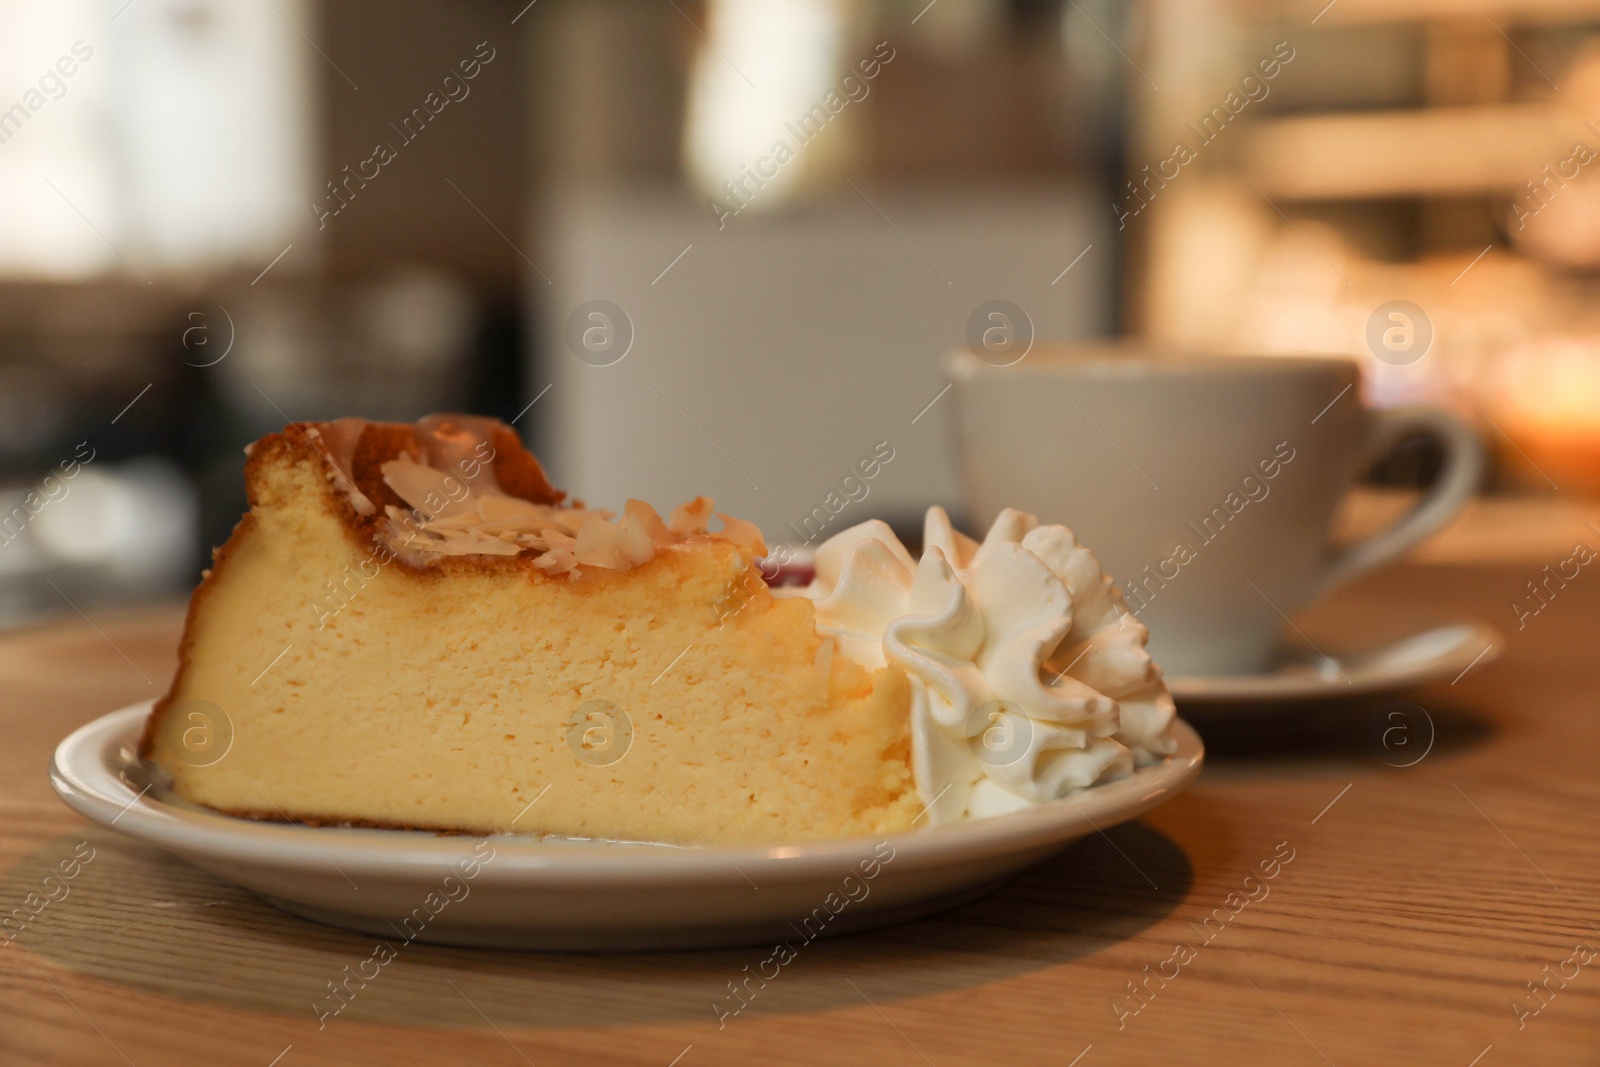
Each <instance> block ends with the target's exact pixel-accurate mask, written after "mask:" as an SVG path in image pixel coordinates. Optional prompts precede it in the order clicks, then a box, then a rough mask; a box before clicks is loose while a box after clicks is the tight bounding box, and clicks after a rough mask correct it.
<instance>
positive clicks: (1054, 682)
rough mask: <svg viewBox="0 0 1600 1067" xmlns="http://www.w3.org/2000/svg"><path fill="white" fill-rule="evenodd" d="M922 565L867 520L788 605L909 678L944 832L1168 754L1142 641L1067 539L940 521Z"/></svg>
mask: <svg viewBox="0 0 1600 1067" xmlns="http://www.w3.org/2000/svg"><path fill="white" fill-rule="evenodd" d="M923 543H924V549H923V555H922V558H921V560H920V561H918V560H913V559H912V558H911V554H910V553H909V552H908V551H907V550H906V548H905V546H904V545H903V544H901V542H900V540H899V538H897V537H896V536H895V535H894V532H893V531H892V530H890V528H889V527H888V526H887V525H886V524H884V523H882V522H879V521H877V520H873V521H871V522H865V523H862V524H860V525H858V526H855V527H852V528H850V529H848V530H845V531H842V532H841V533H839V534H837V535H835V536H834V537H832V538H830V539H829V540H828V541H826V542H824V543H823V544H822V545H821V546H820V547H819V548H818V549H817V553H816V578H815V580H814V581H813V582H812V583H811V585H809V586H807V587H805V588H803V589H796V590H792V591H790V590H775V592H777V593H779V594H780V595H796V596H804V597H807V598H809V599H811V600H812V601H813V602H814V603H815V606H816V612H817V628H818V629H819V630H820V631H821V632H823V633H825V634H828V635H830V636H832V637H833V638H834V639H835V641H836V642H837V643H838V645H839V648H840V650H841V651H842V652H843V653H844V654H845V655H847V656H849V657H851V658H852V659H854V660H856V661H857V662H859V663H861V664H862V665H863V666H866V667H869V668H872V667H882V666H884V665H886V664H894V665H896V666H898V667H900V668H902V669H903V670H905V671H906V673H907V674H908V675H909V676H910V677H911V680H912V690H913V696H912V711H911V715H912V762H913V768H914V771H915V774H916V781H917V788H918V791H919V792H920V794H921V796H922V799H923V801H924V803H926V804H928V805H929V808H928V811H929V817H930V821H931V822H933V823H934V824H940V823H947V822H952V821H955V820H957V819H960V818H963V817H966V816H984V815H995V814H1001V813H1003V812H1007V811H1014V810H1017V809H1019V808H1023V807H1026V806H1028V805H1030V804H1037V803H1043V802H1044V801H1048V800H1053V799H1056V798H1057V797H1061V796H1064V795H1066V794H1068V793H1071V792H1074V791H1076V790H1079V789H1083V788H1086V787H1088V786H1091V785H1095V784H1097V783H1099V782H1104V781H1110V780H1113V779H1116V778H1120V777H1123V776H1126V775H1127V774H1130V773H1131V772H1132V771H1133V769H1134V768H1135V767H1136V766H1140V765H1143V764H1146V763H1149V762H1152V761H1154V760H1155V759H1157V758H1159V757H1160V756H1163V755H1166V754H1170V753H1171V752H1172V751H1174V749H1175V747H1176V744H1175V742H1174V740H1173V737H1172V733H1171V724H1172V719H1173V703H1172V697H1171V696H1170V695H1169V694H1168V692H1167V688H1166V685H1165V683H1164V682H1163V681H1162V680H1161V671H1160V669H1159V668H1158V667H1156V665H1155V664H1154V663H1153V662H1152V661H1151V659H1150V656H1149V654H1148V653H1146V652H1145V650H1144V644H1145V641H1146V638H1147V636H1148V635H1147V631H1146V630H1145V628H1144V626H1143V625H1142V624H1140V623H1139V622H1138V621H1137V620H1136V619H1134V618H1133V617H1132V616H1131V615H1129V614H1128V612H1127V610H1126V609H1125V608H1124V607H1123V606H1122V600H1121V594H1120V593H1118V592H1117V590H1116V588H1115V587H1114V586H1113V584H1112V582H1111V579H1110V578H1109V577H1107V576H1106V575H1105V573H1104V572H1103V571H1102V570H1101V569H1100V564H1099V561H1098V560H1096V559H1095V557H1094V555H1093V554H1092V553H1091V552H1089V551H1088V550H1087V549H1085V548H1084V547H1083V546H1082V545H1080V544H1078V542H1077V540H1076V539H1075V538H1074V537H1073V535H1072V531H1070V530H1068V529H1067V528H1066V527H1064V526H1042V525H1040V524H1039V522H1038V520H1037V519H1035V518H1034V517H1033V516H1031V515H1027V514H1024V513H1023V512H1019V511H1014V510H1009V509H1008V510H1007V511H1004V512H1002V513H1001V515H1000V516H999V518H997V519H996V520H995V522H994V525H993V526H992V527H991V528H990V530H989V533H988V535H987V536H986V537H985V538H984V540H983V543H982V544H981V545H980V544H978V543H977V542H975V541H973V540H972V539H971V538H969V537H966V536H964V535H962V534H961V533H959V532H957V531H956V530H955V529H954V528H953V527H952V526H951V524H950V520H949V517H948V516H947V515H946V514H945V512H944V509H942V508H938V507H935V508H930V509H929V510H928V513H927V517H926V520H925V527H924V536H923Z"/></svg>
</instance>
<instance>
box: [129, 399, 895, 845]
mask: <svg viewBox="0 0 1600 1067" xmlns="http://www.w3.org/2000/svg"><path fill="white" fill-rule="evenodd" d="M246 479H247V482H248V488H249V494H250V511H249V513H248V514H246V515H245V517H244V519H243V520H242V521H241V522H240V523H239V525H238V527H237V528H236V529H235V530H234V532H233V535H232V537H231V538H229V540H228V542H227V543H226V544H225V545H223V546H222V548H220V549H219V550H217V552H216V554H215V562H214V565H213V567H212V569H211V570H210V571H209V572H208V573H207V575H206V576H205V579H204V581H203V582H202V583H201V585H200V587H199V589H198V590H196V592H195V595H194V598H193V601H192V602H191V604H190V608H189V616H188V621H187V624H186V626H185V631H184V636H183V644H182V648H181V654H180V664H179V669H178V673H177V676H176V677H175V679H174V680H173V684H172V689H171V691H170V692H169V693H168V694H167V695H166V696H165V697H163V698H162V699H161V700H160V701H158V702H157V704H156V706H155V710H154V711H153V713H152V714H151V716H150V720H149V723H148V726H147V727H146V730H145V735H144V738H143V742H142V745H141V755H143V756H144V757H145V758H147V759H150V760H153V761H154V762H155V763H157V764H159V765H160V766H161V767H162V768H164V769H165V770H166V772H167V773H168V774H170V776H171V779H172V785H173V788H174V789H175V791H176V792H177V794H178V795H179V796H180V797H182V798H183V799H185V800H188V801H191V802H193V803H196V804H201V805H205V806H207V807H210V808H214V809H217V810H219V811H223V812H226V813H229V814H232V815H238V816H244V817H249V818H262V819H280V820H295V821H301V822H307V823H317V824H353V825H364V826H377V827H396V828H412V829H425V830H438V831H459V832H468V833H491V832H500V831H517V832H537V833H547V834H557V835H564V836H577V837H593V838H608V839H624V840H639V841H658V842H669V843H685V844H693V843H703V842H705V841H710V842H713V843H717V844H721V843H757V842H788V841H803V840H811V839H818V838H830V837H843V836H851V835H859V834H876V833H881V832H885V831H891V830H898V829H905V828H908V827H909V826H910V825H911V823H912V822H913V820H914V819H915V818H916V817H917V815H918V812H919V811H920V810H921V807H922V805H921V802H920V801H919V800H918V798H917V793H916V789H915V786H914V784H913V781H912V772H911V767H910V755H909V754H910V740H909V718H910V717H909V710H908V709H909V706H910V690H909V684H908V681H907V678H906V676H905V674H904V673H903V672H902V671H901V670H900V669H899V668H897V667H888V668H883V669H878V670H869V669H867V668H864V667H862V666H860V665H859V664H857V663H855V662H853V661H851V660H850V659H848V658H846V657H844V656H839V655H834V654H833V650H834V644H833V642H832V641H830V640H828V639H826V638H824V637H821V636H819V634H818V632H817V627H816V623H815V619H814V610H813V607H812V605H811V603H810V602H808V601H806V600H803V599H786V600H781V599H777V598H774V597H773V596H772V595H771V594H770V593H769V592H768V591H767V588H766V585H765V583H763V582H762V581H761V578H760V573H759V571H758V570H757V569H756V568H755V567H754V566H753V564H754V561H755V559H756V558H757V557H758V556H759V555H760V554H761V553H762V552H763V551H764V549H763V546H762V544H761V538H760V534H759V533H758V532H757V531H756V530H755V528H754V527H753V526H751V525H750V524H748V523H744V522H740V521H739V520H736V519H728V518H726V517H724V518H723V519H722V522H721V524H720V528H719V529H718V530H717V531H716V532H711V531H710V530H709V526H710V525H711V524H712V523H714V522H715V521H716V520H714V519H713V518H712V516H711V505H710V501H707V500H704V499H703V498H702V499H700V500H697V501H695V502H693V503H691V504H689V505H685V506H684V507H682V508H679V509H678V510H677V511H675V512H673V513H672V514H671V516H670V517H669V518H668V519H666V520H663V519H662V518H661V517H660V516H659V515H658V514H657V513H656V512H655V511H654V510H653V509H651V508H649V507H648V506H646V505H644V504H641V503H639V502H638V501H629V502H628V504H627V507H626V508H625V510H624V514H623V516H622V517H621V518H620V519H618V520H616V521H612V519H611V517H610V516H609V515H608V514H607V513H604V512H599V511H595V510H592V509H587V508H584V507H582V506H581V505H579V504H574V503H567V502H565V498H564V496H563V494H561V493H559V492H557V491H556V490H555V489H553V488H552V487H551V485H550V483H549V481H548V480H547V479H546V478H545V475H544V472H543V470H542V469H541V468H540V466H539V464H538V461H537V460H535V459H534V457H533V456H532V455H531V454H529V453H528V452H527V451H526V449H524V448H523V447H522V445H521V443H520V442H519V441H518V440H517V438H516V435H515V434H514V433H513V432H512V431H511V430H510V429H509V428H508V427H506V426H504V425H502V424H500V423H497V422H492V421H490V420H480V419H472V418H468V417H463V416H435V417H432V418H430V419H426V420H423V421H422V422H421V423H418V424H416V425H401V424H385V423H369V422H363V421H360V420H349V419H341V420H338V421H337V422H332V423H299V424H294V425H291V426H289V427H286V428H285V430H284V431H283V432H282V433H278V434H273V435H270V436H268V437H266V438H263V439H262V440H261V441H258V442H257V443H256V444H255V445H253V446H252V447H251V450H250V456H249V461H248V464H247V466H246Z"/></svg>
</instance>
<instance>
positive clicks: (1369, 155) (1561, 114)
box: [1244, 104, 1600, 200]
mask: <svg viewBox="0 0 1600 1067" xmlns="http://www.w3.org/2000/svg"><path fill="white" fill-rule="evenodd" d="M1585 132H1587V133H1588V134H1590V135H1592V136H1593V137H1595V138H1600V132H1595V131H1594V130H1586V127H1585V125H1584V120H1583V118H1582V116H1579V115H1577V114H1575V113H1571V112H1568V111H1566V110H1564V109H1560V108H1554V107H1547V106H1544V105H1538V104H1532V105H1502V106H1494V107H1452V108H1442V107H1441V108H1429V109H1427V110H1418V111H1390V112H1377V113H1371V114H1342V115H1309V116H1298V117H1295V118H1285V119H1275V120H1271V121H1263V122H1259V123H1257V124H1255V125H1254V126H1253V127H1251V128H1250V129H1249V131H1248V137H1249V139H1248V141H1247V142H1246V144H1245V149H1244V170H1245V173H1246V174H1247V175H1248V176H1249V178H1250V180H1251V181H1253V182H1255V183H1256V185H1257V186H1259V187H1260V189H1261V191H1262V192H1263V193H1265V194H1266V195H1267V196H1269V197H1272V198H1274V199H1279V198H1282V199H1288V200H1296V199H1298V200H1326V199H1335V198H1358V197H1381V196H1414V195H1438V194H1463V193H1489V192H1503V191H1506V190H1510V189H1513V188H1516V187H1518V186H1521V185H1522V184H1523V183H1525V182H1527V181H1528V180H1529V179H1530V178H1537V177H1538V176H1539V174H1540V168H1541V167H1543V166H1545V165H1546V164H1549V165H1551V166H1552V167H1553V166H1555V165H1556V164H1557V163H1559V162H1560V161H1561V160H1563V159H1565V158H1566V157H1567V156H1568V155H1570V154H1571V152H1572V146H1573V141H1574V139H1575V138H1576V137H1577V136H1578V135H1579V134H1580V133H1585Z"/></svg>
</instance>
